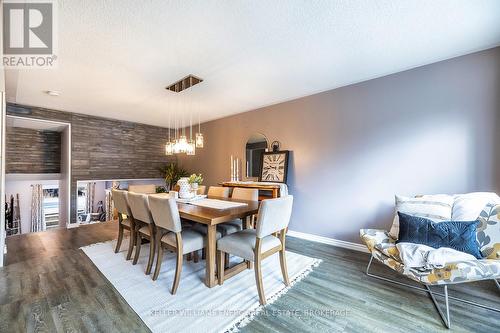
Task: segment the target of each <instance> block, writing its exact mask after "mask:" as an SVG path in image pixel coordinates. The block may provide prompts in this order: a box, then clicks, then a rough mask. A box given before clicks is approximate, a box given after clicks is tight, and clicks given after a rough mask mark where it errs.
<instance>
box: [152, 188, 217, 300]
mask: <svg viewBox="0 0 500 333" xmlns="http://www.w3.org/2000/svg"><path fill="white" fill-rule="evenodd" d="M149 207H150V209H151V214H152V215H153V220H154V222H155V225H156V228H157V230H156V240H155V243H156V247H157V252H158V255H157V257H156V267H155V271H154V274H153V280H156V279H157V278H158V275H159V274H160V269H161V263H162V260H163V252H164V248H166V249H168V250H172V251H174V252H176V254H177V263H176V266H175V277H174V283H173V285H172V290H171V293H172V295H174V294H175V293H176V291H177V287H178V286H179V280H180V277H181V272H182V262H183V256H184V255H185V254H189V253H191V252H194V251H198V250H200V249H203V248H204V247H205V246H206V237H205V236H204V235H202V234H201V233H199V232H197V231H195V230H192V229H183V228H182V224H181V218H180V216H179V210H178V208H177V203H176V201H175V199H173V198H168V197H154V196H152V197H150V198H149ZM219 237H220V236H219Z"/></svg>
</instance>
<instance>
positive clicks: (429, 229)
mask: <svg viewBox="0 0 500 333" xmlns="http://www.w3.org/2000/svg"><path fill="white" fill-rule="evenodd" d="M398 215H399V239H398V240H397V243H401V242H407V243H415V244H423V245H427V246H430V247H433V248H435V249H438V248H440V247H449V248H452V249H455V250H457V251H460V252H465V253H469V254H472V255H473V256H474V257H476V258H477V259H481V258H482V255H481V251H480V249H479V244H478V242H477V239H476V228H477V226H478V225H479V223H480V222H479V221H470V222H461V221H445V222H439V223H436V222H433V221H431V220H429V219H426V218H424V217H418V216H412V215H408V214H404V213H401V212H398Z"/></svg>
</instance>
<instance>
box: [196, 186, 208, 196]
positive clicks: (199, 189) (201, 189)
mask: <svg viewBox="0 0 500 333" xmlns="http://www.w3.org/2000/svg"><path fill="white" fill-rule="evenodd" d="M206 191H207V187H206V186H205V185H199V186H198V191H196V194H198V195H203V194H205V192H206Z"/></svg>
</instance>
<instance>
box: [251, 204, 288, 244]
mask: <svg viewBox="0 0 500 333" xmlns="http://www.w3.org/2000/svg"><path fill="white" fill-rule="evenodd" d="M292 205H293V196H291V195H287V196H286V197H281V198H276V199H267V200H263V201H262V202H261V204H260V208H259V213H258V216H257V237H258V238H264V237H266V236H268V235H270V234H272V233H273V232H277V231H279V230H282V229H285V228H286V227H288V223H289V222H290V216H291V215H292Z"/></svg>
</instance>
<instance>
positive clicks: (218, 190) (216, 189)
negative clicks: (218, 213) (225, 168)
mask: <svg viewBox="0 0 500 333" xmlns="http://www.w3.org/2000/svg"><path fill="white" fill-rule="evenodd" d="M208 196H209V197H219V198H229V187H223V186H210V187H209V188H208Z"/></svg>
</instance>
